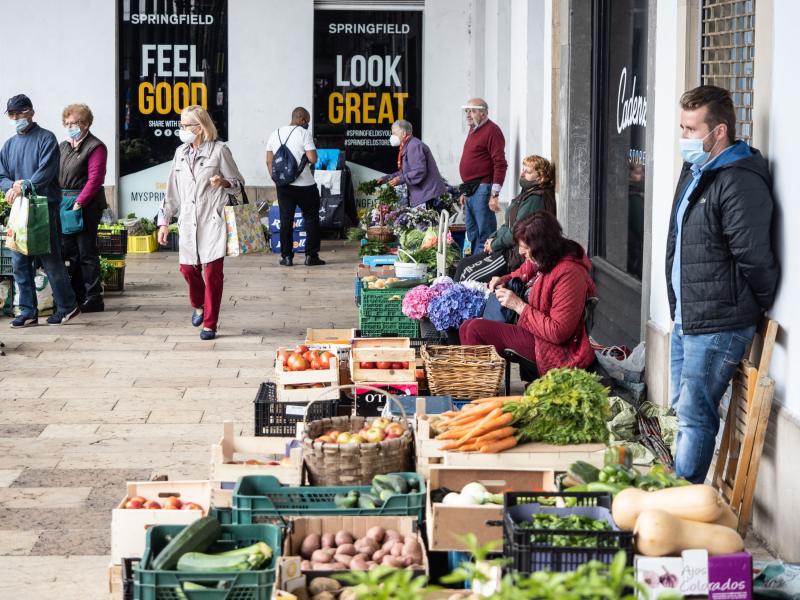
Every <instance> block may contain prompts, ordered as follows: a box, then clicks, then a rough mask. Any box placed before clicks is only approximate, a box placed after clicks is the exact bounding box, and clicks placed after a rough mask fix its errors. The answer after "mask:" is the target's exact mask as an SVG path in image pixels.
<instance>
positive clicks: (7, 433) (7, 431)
mask: <svg viewBox="0 0 800 600" xmlns="http://www.w3.org/2000/svg"><path fill="white" fill-rule="evenodd" d="M46 427H47V425H42V424H34V423H24V424H18V425H0V438H14V437H36V436H37V435H39V434H40V433H42V431H44V429H45V428H46Z"/></svg>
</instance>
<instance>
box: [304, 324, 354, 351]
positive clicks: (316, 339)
mask: <svg viewBox="0 0 800 600" xmlns="http://www.w3.org/2000/svg"><path fill="white" fill-rule="evenodd" d="M355 337H356V330H355V329H314V328H311V327H309V328H307V329H306V346H309V347H310V345H311V344H334V345H337V346H349V345H350V343H351V342H352V341H353V338H355Z"/></svg>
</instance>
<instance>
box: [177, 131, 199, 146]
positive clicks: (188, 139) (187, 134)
mask: <svg viewBox="0 0 800 600" xmlns="http://www.w3.org/2000/svg"><path fill="white" fill-rule="evenodd" d="M178 137H179V138H181V141H182V142H183V143H184V144H191V143H192V142H194V140H195V138H197V135H196V134H194V133H192V132H191V131H187V130H186V129H181V130H180V131H179V132H178Z"/></svg>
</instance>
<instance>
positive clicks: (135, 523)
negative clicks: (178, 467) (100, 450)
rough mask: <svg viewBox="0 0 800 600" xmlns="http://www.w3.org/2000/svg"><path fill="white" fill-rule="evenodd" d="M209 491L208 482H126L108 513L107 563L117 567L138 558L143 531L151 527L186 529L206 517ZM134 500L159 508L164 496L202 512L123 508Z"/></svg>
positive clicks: (142, 551)
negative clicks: (124, 490)
mask: <svg viewBox="0 0 800 600" xmlns="http://www.w3.org/2000/svg"><path fill="white" fill-rule="evenodd" d="M212 487H214V484H213V483H212V482H211V481H141V482H129V483H128V486H127V494H125V497H124V498H123V499H122V500H121V501H120V503H119V504H118V505H117V508H115V509H113V510H112V511H111V562H112V563H113V564H120V561H121V560H122V558H123V557H129V558H132V557H141V556H142V554H144V546H145V535H146V532H147V529H148V528H150V527H151V526H153V525H188V524H189V523H191V522H192V521H195V520H196V519H199V518H200V517H203V516H205V515H207V514H208V509H209V508H210V507H211V489H212ZM217 487H218V486H217ZM134 496H142V497H143V498H145V499H147V500H156V501H157V502H159V503H161V504H163V501H164V499H165V498H167V497H168V496H178V497H179V498H180V499H181V501H183V502H194V503H195V504H199V505H200V506H202V507H203V510H202V511H200V510H166V509H144V508H140V509H129V508H125V503H126V502H127V501H128V500H130V499H131V498H132V497H134Z"/></svg>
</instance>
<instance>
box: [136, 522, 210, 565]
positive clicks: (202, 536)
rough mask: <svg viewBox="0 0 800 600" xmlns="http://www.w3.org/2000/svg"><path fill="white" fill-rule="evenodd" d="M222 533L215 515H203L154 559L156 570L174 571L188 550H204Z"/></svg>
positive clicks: (183, 530) (185, 528)
mask: <svg viewBox="0 0 800 600" xmlns="http://www.w3.org/2000/svg"><path fill="white" fill-rule="evenodd" d="M220 535H222V528H221V527H220V525H219V522H218V521H217V520H216V519H215V518H214V517H201V518H199V519H197V521H194V522H193V523H190V524H189V525H187V526H186V527H184V528H183V529H182V530H181V531H180V532H179V533H178V534H176V535H175V537H173V538H172V540H170V542H169V543H168V544H167V545H166V546H164V549H163V550H161V552H159V553H158V555H157V556H156V557H155V558H154V559H153V562H152V565H151V566H152V568H153V570H155V571H172V570H174V569H175V566H176V565H177V564H178V560H179V559H180V558H181V556H183V555H184V554H186V553H187V552H202V551H204V550H206V549H207V548H208V547H209V546H210V545H211V544H213V543H214V542H216V541H217V540H218V539H219V537H220Z"/></svg>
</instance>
